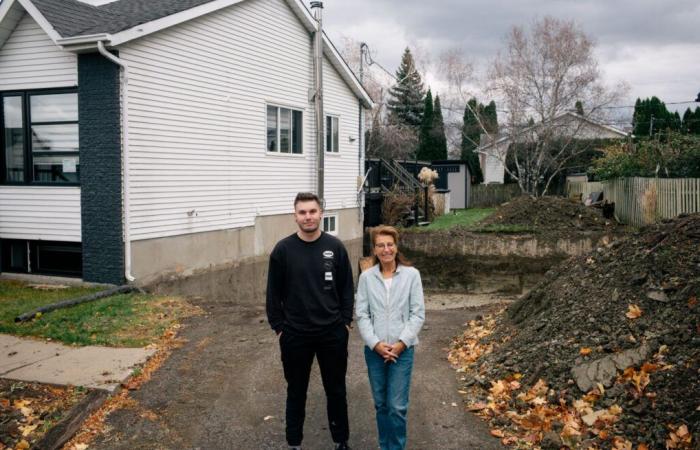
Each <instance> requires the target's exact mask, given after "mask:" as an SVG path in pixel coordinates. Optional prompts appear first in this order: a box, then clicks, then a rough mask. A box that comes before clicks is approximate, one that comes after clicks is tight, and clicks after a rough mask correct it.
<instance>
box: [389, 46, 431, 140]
mask: <svg viewBox="0 0 700 450" xmlns="http://www.w3.org/2000/svg"><path fill="white" fill-rule="evenodd" d="M396 79H397V80H398V82H397V83H396V84H395V85H394V86H392V88H391V89H390V90H389V94H390V96H391V98H390V99H389V101H388V109H389V116H390V119H391V120H392V121H393V122H394V123H397V124H403V125H408V126H410V127H413V128H415V129H416V131H418V128H419V127H420V125H421V120H422V118H423V99H424V88H423V80H422V79H421V76H420V74H419V73H418V71H417V70H416V67H415V63H414V61H413V55H411V50H409V49H408V48H406V50H404V53H403V57H402V58H401V65H400V66H399V69H398V70H397V71H396Z"/></svg>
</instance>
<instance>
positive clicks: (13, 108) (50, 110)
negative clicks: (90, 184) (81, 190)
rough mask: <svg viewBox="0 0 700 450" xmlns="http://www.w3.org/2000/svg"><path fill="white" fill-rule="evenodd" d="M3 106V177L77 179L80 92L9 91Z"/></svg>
mask: <svg viewBox="0 0 700 450" xmlns="http://www.w3.org/2000/svg"><path fill="white" fill-rule="evenodd" d="M0 107H1V108H2V114H0V118H1V119H2V123H1V124H0V130H1V132H2V147H1V149H2V153H3V154H2V181H3V182H5V183H41V184H45V183H46V184H77V183H79V181H80V158H79V146H78V94H77V93H75V92H54V91H41V92H20V93H6V94H2V102H0Z"/></svg>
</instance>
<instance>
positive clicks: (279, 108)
mask: <svg viewBox="0 0 700 450" xmlns="http://www.w3.org/2000/svg"><path fill="white" fill-rule="evenodd" d="M269 108H275V109H276V110H277V115H276V118H277V124H276V129H277V131H276V134H275V147H276V149H275V150H269V149H268V148H267V147H268V140H267V139H268V136H267V130H268V124H267V120H268V109H269ZM283 109H285V110H288V111H289V116H290V124H289V151H288V152H283V151H282V150H281V148H282V132H281V130H282V127H281V126H280V125H281V123H282V110H283ZM295 112H297V113H299V115H300V118H301V125H300V126H299V147H300V151H299V152H297V153H294V151H293V148H294V124H295V119H294V116H295V114H294V113H295ZM304 120H305V119H304V109H303V108H297V107H293V106H289V105H283V104H279V103H274V102H267V103H265V154H266V155H274V156H293V157H296V158H298V157H303V156H305V154H304Z"/></svg>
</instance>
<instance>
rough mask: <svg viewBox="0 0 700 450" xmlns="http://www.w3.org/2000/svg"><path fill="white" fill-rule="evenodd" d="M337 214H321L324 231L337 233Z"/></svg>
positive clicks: (334, 234)
mask: <svg viewBox="0 0 700 450" xmlns="http://www.w3.org/2000/svg"><path fill="white" fill-rule="evenodd" d="M337 224H338V216H337V215H331V216H323V231H325V232H326V233H328V234H330V235H333V236H337V235H338V226H337Z"/></svg>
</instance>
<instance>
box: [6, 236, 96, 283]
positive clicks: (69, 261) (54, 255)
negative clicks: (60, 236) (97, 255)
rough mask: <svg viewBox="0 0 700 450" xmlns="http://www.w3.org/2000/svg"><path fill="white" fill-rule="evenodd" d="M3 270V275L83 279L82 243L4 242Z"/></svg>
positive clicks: (18, 240) (17, 240)
mask: <svg viewBox="0 0 700 450" xmlns="http://www.w3.org/2000/svg"><path fill="white" fill-rule="evenodd" d="M1 247H2V248H1V252H0V256H1V258H0V268H1V270H2V271H3V272H15V273H33V274H39V275H59V276H66V277H81V276H82V274H83V252H82V245H81V244H80V243H79V242H58V241H27V240H22V239H3V240H2V246H1Z"/></svg>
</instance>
